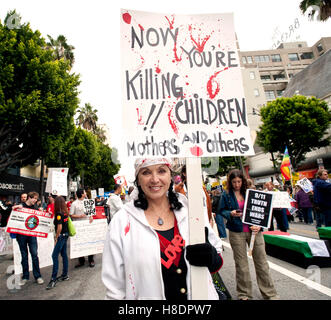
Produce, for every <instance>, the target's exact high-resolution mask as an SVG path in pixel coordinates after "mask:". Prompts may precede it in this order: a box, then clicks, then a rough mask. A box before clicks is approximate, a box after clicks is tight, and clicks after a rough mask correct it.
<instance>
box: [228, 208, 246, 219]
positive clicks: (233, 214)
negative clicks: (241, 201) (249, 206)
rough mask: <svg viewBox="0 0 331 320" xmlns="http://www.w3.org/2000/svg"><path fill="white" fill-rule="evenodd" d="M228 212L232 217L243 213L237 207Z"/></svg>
mask: <svg viewBox="0 0 331 320" xmlns="http://www.w3.org/2000/svg"><path fill="white" fill-rule="evenodd" d="M230 214H231V216H232V217H238V218H240V217H241V216H242V215H243V212H242V211H241V210H239V209H237V210H232V211H231V213H230Z"/></svg>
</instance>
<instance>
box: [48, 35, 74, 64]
mask: <svg viewBox="0 0 331 320" xmlns="http://www.w3.org/2000/svg"><path fill="white" fill-rule="evenodd" d="M47 37H48V39H49V42H47V45H48V48H52V49H53V50H54V56H55V59H56V60H60V59H64V60H65V61H68V62H69V65H70V68H72V66H73V64H74V62H75V57H74V53H73V50H74V49H75V47H74V46H71V45H69V44H68V43H67V39H66V37H65V36H63V35H62V34H61V35H59V36H58V37H57V39H54V38H52V37H51V36H50V35H47Z"/></svg>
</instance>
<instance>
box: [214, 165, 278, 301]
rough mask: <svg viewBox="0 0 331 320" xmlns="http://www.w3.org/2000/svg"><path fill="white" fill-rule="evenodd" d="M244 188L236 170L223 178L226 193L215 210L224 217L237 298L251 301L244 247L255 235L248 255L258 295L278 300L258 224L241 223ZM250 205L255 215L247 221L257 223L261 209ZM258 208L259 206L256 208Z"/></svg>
mask: <svg viewBox="0 0 331 320" xmlns="http://www.w3.org/2000/svg"><path fill="white" fill-rule="evenodd" d="M246 189H247V182H246V178H245V177H244V175H243V174H242V172H241V171H240V170H237V169H234V170H231V171H230V172H229V174H228V178H227V191H225V192H223V194H222V197H221V201H220V203H219V207H218V213H220V214H221V215H222V216H223V217H224V218H226V220H227V223H226V227H227V228H228V229H229V240H230V244H231V248H232V250H233V258H234V261H235V265H236V282H237V294H238V299H239V300H249V299H252V298H253V296H252V281H251V277H250V271H249V266H248V259H247V244H248V245H249V244H250V242H251V238H252V236H255V244H254V249H253V252H252V255H253V260H254V265H255V271H256V277H257V283H258V286H259V289H260V292H261V294H262V296H263V298H264V299H268V300H271V299H278V295H277V292H276V289H275V287H274V284H273V281H272V279H271V277H270V274H269V266H268V262H267V257H266V252H265V248H264V240H263V235H262V233H261V232H260V229H261V224H255V223H254V224H253V223H250V224H251V226H250V225H249V224H247V223H243V221H242V216H243V210H244V207H245V208H247V205H246V206H245V197H246ZM252 191H256V190H252ZM255 200H256V201H258V202H259V205H261V202H262V201H265V199H255ZM254 205H255V207H256V208H254V209H256V210H255V213H256V214H254V215H253V216H254V217H251V218H252V220H251V222H253V219H256V221H261V218H262V216H261V215H262V213H261V210H259V209H257V208H258V203H257V202H255V201H254ZM270 205H271V204H270ZM259 208H261V207H260V206H259ZM269 215H270V214H269ZM263 218H264V217H263ZM254 222H255V220H254Z"/></svg>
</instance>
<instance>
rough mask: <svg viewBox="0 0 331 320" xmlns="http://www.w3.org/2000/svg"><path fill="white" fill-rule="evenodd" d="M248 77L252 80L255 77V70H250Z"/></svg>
mask: <svg viewBox="0 0 331 320" xmlns="http://www.w3.org/2000/svg"><path fill="white" fill-rule="evenodd" d="M249 78H250V79H251V80H254V79H255V72H254V71H250V72H249Z"/></svg>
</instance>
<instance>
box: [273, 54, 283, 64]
mask: <svg viewBox="0 0 331 320" xmlns="http://www.w3.org/2000/svg"><path fill="white" fill-rule="evenodd" d="M271 61H272V62H280V61H282V58H281V57H280V54H272V55H271Z"/></svg>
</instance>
